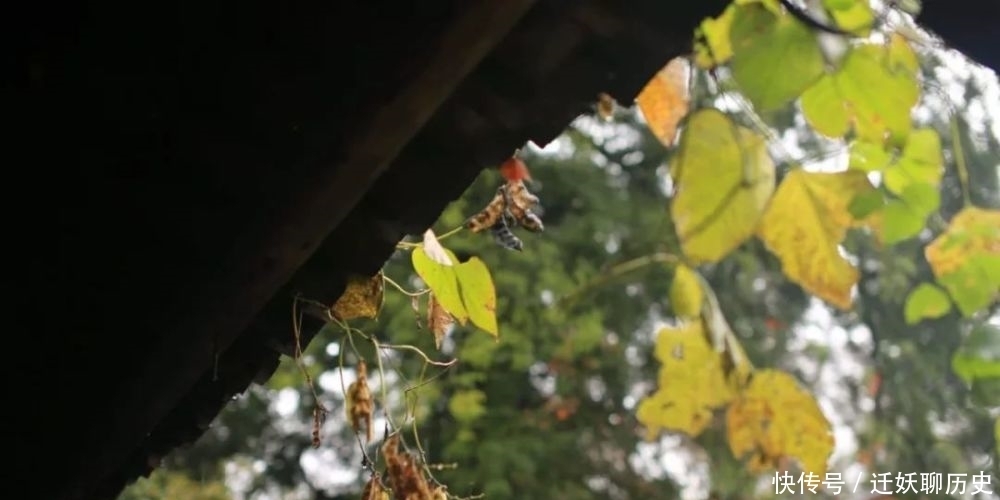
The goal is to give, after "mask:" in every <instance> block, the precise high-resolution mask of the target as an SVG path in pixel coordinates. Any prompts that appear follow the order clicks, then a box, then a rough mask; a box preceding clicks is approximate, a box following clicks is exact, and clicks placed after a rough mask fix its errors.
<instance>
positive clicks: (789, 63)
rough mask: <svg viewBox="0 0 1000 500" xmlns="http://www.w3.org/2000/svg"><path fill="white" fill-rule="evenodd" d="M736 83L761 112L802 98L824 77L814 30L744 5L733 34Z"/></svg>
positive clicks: (789, 17) (790, 19)
mask: <svg viewBox="0 0 1000 500" xmlns="http://www.w3.org/2000/svg"><path fill="white" fill-rule="evenodd" d="M729 37H730V41H731V44H732V48H733V57H732V60H731V61H730V65H731V68H732V71H733V79H734V80H736V82H737V83H738V84H739V86H740V89H741V90H742V92H743V94H744V95H745V96H746V97H747V98H748V99H750V102H752V103H753V105H754V107H755V108H757V109H758V110H760V111H769V110H773V109H776V108H779V107H781V106H783V105H785V104H786V103H788V102H790V101H792V100H793V99H795V98H796V97H798V96H799V95H800V94H802V92H803V91H804V90H805V89H806V88H807V87H809V85H811V84H812V83H813V82H815V81H816V79H817V78H819V77H820V76H822V74H823V53H822V52H821V51H820V48H819V43H818V42H817V40H816V36H815V35H814V34H813V33H812V31H810V29H809V28H808V27H807V26H806V25H804V24H802V23H801V22H799V21H798V20H797V19H795V18H794V17H792V16H790V15H780V16H779V15H776V14H774V13H773V12H771V11H769V10H768V9H767V8H765V7H764V6H763V5H760V4H751V5H744V6H741V7H740V8H739V9H738V10H737V13H736V17H735V19H734V20H733V25H732V28H731V29H730V32H729Z"/></svg>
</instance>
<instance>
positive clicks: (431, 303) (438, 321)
mask: <svg viewBox="0 0 1000 500" xmlns="http://www.w3.org/2000/svg"><path fill="white" fill-rule="evenodd" d="M453 323H454V318H452V317H451V314H448V311H445V310H444V307H441V304H439V303H438V301H437V300H435V299H434V294H433V293H431V297H430V299H428V301H427V328H428V329H430V331H431V332H433V333H434V345H435V346H436V347H437V348H438V349H441V341H442V340H444V334H445V333H447V332H448V328H450V327H451V325H452V324H453Z"/></svg>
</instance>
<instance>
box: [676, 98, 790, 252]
mask: <svg viewBox="0 0 1000 500" xmlns="http://www.w3.org/2000/svg"><path fill="white" fill-rule="evenodd" d="M671 173H672V175H673V178H674V186H675V189H676V194H675V195H674V197H673V199H672V200H671V204H670V213H671V216H672V218H673V220H674V225H675V227H676V229H677V234H678V236H679V238H680V242H681V249H682V250H683V251H684V254H685V255H686V256H687V257H688V258H689V259H690V260H691V261H692V262H694V263H701V262H718V261H719V260H721V259H722V258H723V257H725V256H726V255H727V254H729V252H731V251H733V250H734V249H735V248H736V247H738V246H739V245H740V244H741V243H743V242H744V241H746V239H747V238H749V237H750V236H751V235H752V234H753V232H754V229H755V228H756V227H757V222H758V220H759V219H760V216H761V213H762V212H763V211H764V207H765V206H767V201H768V199H770V197H771V193H772V192H773V191H774V163H773V162H772V161H771V157H770V156H769V155H768V153H767V147H766V144H765V143H764V139H762V138H761V137H760V136H758V135H756V134H755V133H753V132H752V131H750V130H749V129H746V128H744V127H741V126H739V125H737V124H735V123H733V122H732V121H731V120H730V119H729V117H727V116H726V115H724V114H723V113H722V112H721V111H719V110H717V109H712V108H708V109H703V110H700V111H697V112H696V113H694V114H692V115H691V116H690V117H689V118H688V121H687V125H686V126H685V131H684V134H683V136H682V138H681V143H680V151H679V154H678V155H677V157H676V158H675V159H674V161H673V164H672V165H671Z"/></svg>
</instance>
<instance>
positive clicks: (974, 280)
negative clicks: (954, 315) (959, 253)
mask: <svg viewBox="0 0 1000 500" xmlns="http://www.w3.org/2000/svg"><path fill="white" fill-rule="evenodd" d="M938 283H940V284H941V285H942V286H943V287H944V288H945V289H946V290H948V293H949V294H950V295H951V298H952V299H953V300H954V301H955V304H957V305H958V309H959V310H960V311H962V315H963V316H966V317H970V316H972V315H973V314H975V313H976V312H977V311H979V310H981V309H985V308H986V307H987V306H989V305H990V304H992V303H993V302H994V301H996V300H997V299H998V298H1000V288H998V287H1000V255H974V256H972V257H969V258H968V260H967V261H966V263H965V265H963V266H962V267H960V268H958V269H956V270H955V271H953V272H951V273H949V274H946V275H944V276H941V277H939V278H938Z"/></svg>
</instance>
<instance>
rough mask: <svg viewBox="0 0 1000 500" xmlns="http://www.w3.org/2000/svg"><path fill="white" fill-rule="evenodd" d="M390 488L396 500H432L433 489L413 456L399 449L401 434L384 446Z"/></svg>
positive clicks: (383, 452)
mask: <svg viewBox="0 0 1000 500" xmlns="http://www.w3.org/2000/svg"><path fill="white" fill-rule="evenodd" d="M382 455H383V456H384V457H385V464H386V468H387V469H388V470H389V487H390V488H391V489H392V494H393V497H394V498H395V499H396V500H431V499H433V498H434V497H432V496H431V495H432V493H431V488H430V486H429V485H428V484H427V478H426V477H424V474H423V472H422V471H421V468H420V467H419V466H418V465H417V461H416V459H414V458H413V455H410V454H409V453H407V452H405V451H401V450H400V449H399V434H393V435H392V436H390V437H389V438H388V439H386V440H385V443H384V444H383V445H382Z"/></svg>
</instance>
